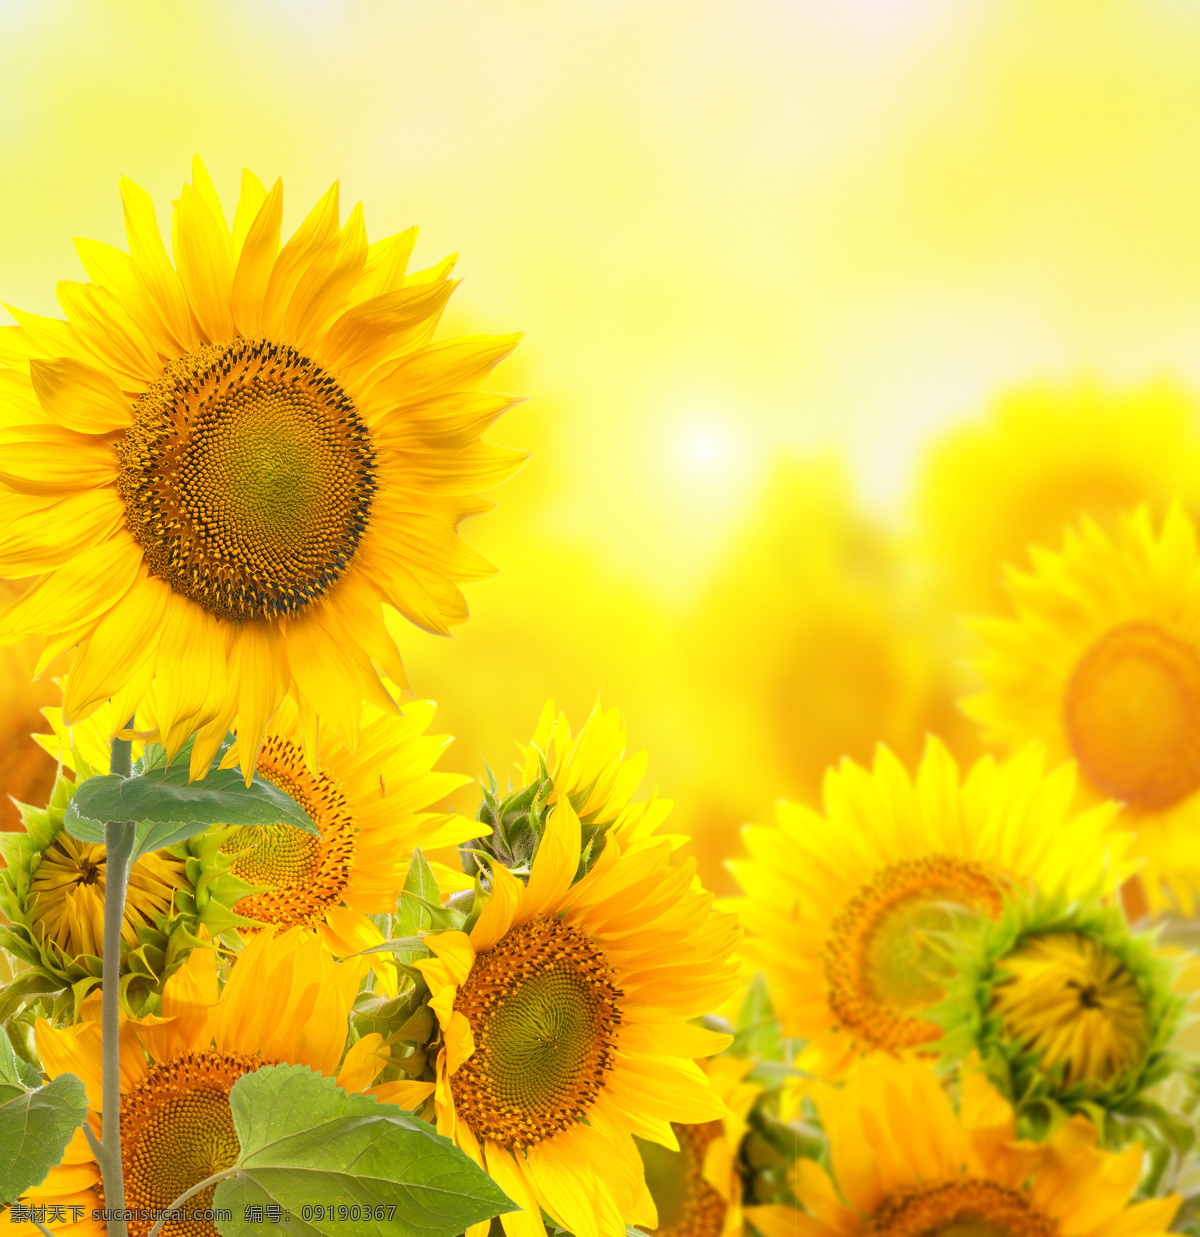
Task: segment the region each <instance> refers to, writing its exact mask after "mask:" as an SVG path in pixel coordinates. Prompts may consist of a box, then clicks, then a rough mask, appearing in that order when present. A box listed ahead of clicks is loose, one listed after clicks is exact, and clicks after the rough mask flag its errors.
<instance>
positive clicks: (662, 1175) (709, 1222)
mask: <svg viewBox="0 0 1200 1237" xmlns="http://www.w3.org/2000/svg"><path fill="white" fill-rule="evenodd" d="M671 1128H672V1129H673V1130H674V1131H675V1137H676V1138H677V1139H678V1140H679V1150H678V1151H670V1150H668V1149H667V1148H666V1147H663V1146H660V1145H659V1144H658V1143H652V1142H645V1141H643V1140H642V1139H640V1138H639V1139H638V1140H637V1144H638V1150H639V1151H640V1152H641V1153H642V1164H643V1165H644V1167H645V1170H646V1187H647V1189H649V1191H650V1196H651V1198H653V1199H654V1205H655V1207H656V1208H657V1209H658V1227H657V1228H655V1229H650V1230H647V1231H648V1232H652V1233H653V1234H654V1237H721V1233H722V1232H723V1230H724V1228H725V1213H726V1211H727V1210H728V1205H727V1204H726V1202H725V1200H724V1199H723V1198H722V1197H721V1195H720V1194H719V1193H718V1192H717V1191H716V1190H715V1189H714V1188H713V1187H712V1186H711V1185H710V1184H709V1183H708V1182H707V1181H705V1179H704V1157H705V1155H706V1154H707V1153H708V1148H709V1146H710V1145H711V1144H712V1143H713V1142H715V1141H716V1140H717V1139H718V1138H723V1137H724V1136H725V1127H724V1126H723V1125H722V1124H721V1122H720V1121H708V1122H705V1123H704V1124H703V1125H675V1124H674V1123H672V1125H671Z"/></svg>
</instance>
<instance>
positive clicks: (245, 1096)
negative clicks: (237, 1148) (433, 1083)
mask: <svg viewBox="0 0 1200 1237" xmlns="http://www.w3.org/2000/svg"><path fill="white" fill-rule="evenodd" d="M229 1105H230V1108H231V1110H232V1112H233V1123H234V1127H235V1129H236V1130H237V1135H238V1139H239V1141H240V1143H241V1148H242V1150H241V1155H240V1157H239V1159H238V1163H237V1165H236V1168H237V1170H238V1171H237V1175H236V1177H233V1178H231V1179H229V1180H226V1181H223V1182H221V1184H220V1185H218V1186H217V1190H216V1194H215V1196H214V1198H213V1203H212V1205H213V1207H214V1208H215V1209H217V1210H218V1211H220V1210H228V1211H230V1212H231V1213H232V1217H233V1218H232V1219H230V1220H218V1221H217V1229H218V1231H219V1232H220V1233H221V1234H222V1237H256V1235H257V1237H261V1235H262V1232H263V1228H262V1221H261V1220H259V1222H258V1223H255V1220H257V1219H258V1217H259V1216H260V1215H262V1216H266V1215H268V1214H269V1212H268V1211H267V1208H275V1207H278V1208H280V1210H281V1212H282V1217H281V1221H280V1222H279V1223H280V1227H281V1228H282V1231H283V1232H285V1233H288V1234H290V1235H293V1237H316V1235H317V1234H329V1235H330V1237H335V1235H336V1237H369V1235H370V1237H374V1235H375V1234H379V1235H383V1234H386V1235H388V1237H454V1234H457V1233H461V1232H462V1231H463V1230H464V1229H465V1228H466V1227H467V1226H468V1225H471V1224H477V1223H479V1222H480V1221H483V1220H487V1219H489V1218H490V1217H492V1216H495V1215H499V1214H501V1213H502V1212H505V1211H512V1210H515V1205H514V1204H513V1202H512V1200H511V1199H509V1198H508V1197H507V1196H506V1195H505V1194H504V1193H503V1192H502V1191H501V1189H500V1188H499V1186H497V1185H496V1184H495V1182H493V1181H492V1179H491V1178H490V1177H488V1175H487V1174H486V1173H485V1172H484V1171H483V1169H481V1168H480V1167H479V1166H478V1165H477V1164H476V1163H474V1161H472V1160H471V1159H469V1158H468V1157H467V1156H466V1155H465V1154H464V1153H463V1152H462V1151H460V1150H459V1149H458V1148H457V1147H456V1146H455V1145H454V1144H453V1143H452V1142H451V1141H450V1140H449V1139H448V1138H443V1137H442V1136H441V1135H440V1134H437V1133H436V1132H435V1131H434V1129H433V1127H432V1126H430V1125H429V1124H428V1123H426V1122H424V1121H420V1120H418V1119H417V1118H416V1117H413V1116H411V1115H410V1114H409V1113H406V1112H404V1111H403V1110H402V1109H400V1108H397V1107H396V1106H395V1105H394V1104H379V1103H377V1102H376V1101H375V1100H374V1099H372V1098H371V1097H370V1096H366V1095H348V1094H346V1092H345V1091H342V1090H341V1089H340V1088H339V1087H338V1086H337V1085H336V1084H335V1083H334V1081H333V1079H332V1078H323V1077H322V1076H321V1075H320V1074H317V1073H315V1072H314V1071H312V1070H311V1069H309V1068H308V1067H307V1066H303V1065H269V1066H265V1067H263V1068H262V1069H259V1070H256V1071H255V1072H254V1073H252V1074H245V1075H243V1076H242V1077H241V1078H239V1079H238V1080H237V1082H236V1083H234V1086H233V1090H232V1091H231V1092H230V1095H229ZM257 1208H262V1209H263V1210H262V1211H261V1212H259V1211H257V1210H256V1209H257ZM252 1209H254V1210H252ZM364 1212H368V1214H367V1216H366V1218H363V1213H364ZM376 1217H378V1218H376Z"/></svg>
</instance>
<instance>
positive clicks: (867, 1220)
mask: <svg viewBox="0 0 1200 1237" xmlns="http://www.w3.org/2000/svg"><path fill="white" fill-rule="evenodd" d="M815 1102H816V1105H817V1108H818V1111H819V1112H820V1115H821V1120H822V1123H823V1124H824V1127H825V1130H826V1132H827V1134H828V1136H829V1159H830V1168H831V1172H829V1173H827V1172H826V1171H825V1169H823V1168H822V1167H820V1165H818V1164H817V1163H816V1162H815V1161H813V1160H808V1159H799V1160H797V1161H796V1163H795V1165H794V1166H793V1170H792V1189H793V1192H794V1193H795V1195H796V1197H797V1199H798V1200H799V1201H800V1203H801V1204H802V1205H803V1206H804V1208H805V1210H804V1212H800V1211H796V1210H795V1209H793V1208H790V1207H780V1206H766V1207H751V1208H747V1214H748V1217H749V1219H750V1220H751V1221H752V1223H753V1224H754V1226H755V1228H757V1229H758V1230H759V1232H760V1233H762V1235H763V1237H936V1235H937V1234H942V1235H943V1237H944V1235H946V1234H954V1235H956V1237H966V1235H968V1234H997V1233H1003V1234H1005V1235H1006V1237H1057V1235H1058V1234H1063V1233H1067V1234H1071V1237H1158V1235H1159V1234H1163V1233H1165V1232H1166V1230H1167V1228H1168V1226H1169V1225H1170V1223H1171V1221H1172V1219H1173V1218H1174V1215H1175V1212H1176V1210H1177V1209H1178V1207H1179V1203H1180V1199H1179V1196H1178V1195H1176V1194H1172V1195H1169V1196H1168V1197H1166V1198H1152V1199H1148V1200H1147V1201H1145V1202H1139V1203H1134V1204H1132V1205H1130V1199H1131V1198H1132V1196H1133V1193H1134V1191H1135V1190H1136V1189H1137V1185H1138V1180H1139V1178H1140V1176H1141V1173H1142V1161H1143V1151H1142V1147H1141V1146H1140V1145H1139V1144H1137V1143H1133V1144H1131V1145H1130V1146H1128V1147H1126V1148H1125V1150H1123V1151H1122V1152H1121V1153H1120V1154H1117V1155H1114V1154H1110V1153H1108V1152H1105V1151H1101V1150H1100V1149H1099V1148H1098V1147H1097V1146H1096V1141H1097V1133H1096V1128H1095V1127H1094V1126H1093V1125H1092V1124H1091V1123H1090V1122H1088V1121H1087V1120H1085V1119H1084V1118H1083V1117H1072V1118H1071V1119H1070V1120H1069V1121H1067V1122H1066V1123H1065V1124H1063V1125H1062V1126H1061V1127H1060V1128H1059V1129H1058V1131H1057V1132H1056V1133H1055V1135H1054V1136H1053V1137H1052V1138H1051V1139H1050V1140H1049V1142H1047V1143H1044V1144H1037V1143H1031V1142H1018V1141H1017V1137H1016V1135H1017V1129H1016V1121H1015V1119H1014V1116H1013V1112H1012V1109H1011V1108H1010V1107H1009V1106H1008V1105H1007V1104H1006V1103H1005V1102H1004V1100H1003V1099H1001V1097H1000V1096H999V1095H998V1094H997V1093H996V1092H995V1091H993V1090H992V1088H991V1086H990V1085H989V1084H988V1083H987V1082H986V1081H985V1079H984V1078H983V1077H982V1075H980V1074H978V1073H971V1074H968V1075H967V1076H966V1077H965V1079H964V1080H963V1085H962V1100H961V1104H960V1109H959V1111H958V1113H955V1111H954V1109H953V1107H952V1106H951V1104H950V1101H949V1099H948V1098H947V1096H946V1093H945V1091H944V1090H943V1089H942V1087H941V1084H940V1083H939V1082H938V1080H937V1078H936V1076H935V1075H934V1073H933V1071H932V1070H931V1069H930V1068H929V1067H928V1066H927V1065H925V1064H923V1063H922V1062H920V1061H916V1060H913V1059H911V1058H910V1059H908V1060H895V1059H892V1058H890V1057H887V1056H886V1055H881V1056H879V1057H875V1058H873V1059H871V1060H870V1061H862V1062H860V1063H859V1065H858V1066H857V1067H856V1068H855V1070H854V1071H853V1073H852V1074H851V1076H850V1078H849V1079H848V1081H847V1082H846V1084H845V1085H844V1086H843V1087H841V1088H839V1089H836V1090H835V1089H834V1088H833V1087H830V1086H822V1087H820V1088H819V1089H818V1091H817V1094H816V1097H815Z"/></svg>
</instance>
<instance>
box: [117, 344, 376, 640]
mask: <svg viewBox="0 0 1200 1237" xmlns="http://www.w3.org/2000/svg"><path fill="white" fill-rule="evenodd" d="M117 451H118V454H119V456H120V462H121V473H120V482H119V484H120V492H121V497H122V498H123V499H124V500H125V513H126V519H127V521H128V524H129V528H130V531H131V532H132V533H133V535H134V537H136V538H137V540H138V542H139V544H140V545H141V547H142V550H143V552H144V554H145V556H146V562H147V564H148V566H149V568H150V570H151V571H152V572H153V573H154V574H155V575H157V576H160V577H161V578H162V579H164V580H166V581H167V583H168V584H170V586H171V587H172V588H173V589H174V590H175V591H176V592H178V593H182V594H183V595H184V596H185V597H188V598H190V599H191V600H192V601H194V602H196V603H197V604H198V605H202V606H204V607H205V609H207V610H209V611H210V612H211V613H213V614H215V615H217V616H218V617H220V618H224V619H233V620H239V621H240V620H245V619H254V618H273V617H276V616H278V615H281V614H290V613H293V612H294V611H296V610H298V609H300V608H301V607H303V606H305V605H307V604H308V603H309V602H311V601H312V600H313V599H314V598H316V597H319V596H320V595H321V594H322V593H323V592H325V590H326V589H327V588H329V587H330V586H331V585H332V584H333V583H334V582H335V581H336V580H337V579H338V578H339V576H341V574H342V573H343V572H344V571H345V570H346V567H347V565H348V564H349V562H350V559H351V558H352V557H353V556H354V552H355V549H356V547H357V545H358V540H359V537H360V536H361V535H362V531H363V529H364V527H365V526H366V523H367V520H368V518H369V515H370V510H371V497H372V494H373V493H374V490H375V455H374V452H373V451H372V449H371V444H370V435H369V433H368V431H367V427H366V425H365V423H364V422H363V420H362V418H361V417H360V416H359V415H358V412H357V411H356V409H355V407H354V404H353V403H352V402H351V400H350V398H349V396H348V395H347V394H346V393H345V392H344V391H343V390H342V388H341V387H340V386H338V384H337V383H336V382H335V381H334V380H333V378H331V377H330V376H329V375H328V374H327V373H325V372H324V370H322V369H321V368H320V367H319V366H317V365H314V364H313V362H312V361H310V360H309V359H308V358H307V357H305V356H302V355H301V354H300V353H298V352H297V351H296V350H295V349H294V348H291V347H289V346H288V345H287V344H279V343H273V342H270V341H267V340H261V339H235V340H233V341H232V342H231V343H227V344H208V345H205V346H204V347H202V348H198V349H196V350H195V351H194V352H190V353H188V354H187V355H186V356H183V357H180V358H178V359H177V360H174V361H171V362H169V363H168V364H167V366H166V368H165V369H164V370H163V374H162V377H161V378H159V379H158V381H157V382H155V383H154V384H153V385H152V386H151V387H150V388H149V389H148V390H147V391H146V392H145V393H144V394H143V395H141V396H140V398H139V399H138V402H137V409H136V414H135V419H134V423H133V425H132V426H130V428H129V429H128V430H127V431H126V432H125V436H124V438H123V439H122V440H121V441H120V442H119V443H118V446H117Z"/></svg>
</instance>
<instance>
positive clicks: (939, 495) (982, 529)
mask: <svg viewBox="0 0 1200 1237" xmlns="http://www.w3.org/2000/svg"><path fill="white" fill-rule="evenodd" d="M1177 498H1181V499H1182V500H1183V502H1184V503H1185V505H1186V506H1187V507H1188V509H1190V510H1200V434H1197V431H1196V408H1195V401H1194V400H1193V398H1192V397H1191V396H1190V395H1188V394H1187V393H1186V392H1184V391H1183V390H1181V389H1180V388H1177V387H1174V386H1171V385H1169V384H1165V383H1162V382H1158V383H1153V384H1150V385H1147V386H1144V387H1141V388H1138V389H1133V390H1129V391H1106V390H1104V389H1103V388H1101V387H1098V386H1097V385H1095V384H1094V383H1091V382H1083V381H1081V382H1078V383H1076V384H1075V385H1074V386H1070V387H1059V388H1055V387H1052V386H1048V385H1041V386H1031V387H1026V388H1023V389H1017V390H1013V391H1010V392H1008V393H1006V394H1004V395H1002V396H1000V398H999V399H998V400H997V401H996V403H995V405H994V406H993V408H992V409H991V411H990V413H989V416H988V418H987V419H986V420H985V421H983V422H982V423H979V424H976V425H970V426H965V427H963V428H960V429H957V430H955V431H954V432H953V433H952V434H950V435H949V436H948V437H947V438H946V439H945V440H944V441H942V442H941V443H940V444H939V445H938V446H937V447H935V449H934V451H933V452H932V453H931V455H930V457H929V460H928V462H927V464H926V466H925V469H924V473H923V476H922V477H921V481H920V489H919V496H918V503H917V508H918V519H919V523H920V530H921V531H920V538H921V540H922V542H923V543H924V547H925V549H926V550H927V551H928V552H929V554H930V555H931V557H932V559H933V562H934V563H935V564H936V565H937V567H938V569H939V574H940V576H941V582H942V584H943V586H944V590H945V596H944V597H943V598H942V600H943V602H944V604H945V605H946V606H947V608H948V609H949V610H950V611H951V612H952V613H954V614H959V613H962V612H963V611H972V610H990V609H992V608H993V607H994V606H996V605H997V604H1003V600H1004V595H1003V583H1004V575H1003V570H1004V564H1006V563H1009V564H1012V565H1014V566H1017V567H1022V568H1023V567H1024V566H1025V565H1026V563H1027V561H1028V560H1027V557H1026V555H1027V553H1028V550H1029V547H1030V546H1034V545H1057V544H1058V542H1059V539H1060V538H1061V537H1062V535H1063V533H1064V532H1065V531H1066V529H1067V527H1068V526H1069V525H1071V524H1073V523H1074V522H1075V521H1076V520H1078V519H1079V518H1080V517H1081V516H1083V515H1087V516H1089V517H1091V518H1092V519H1093V520H1095V521H1096V522H1097V523H1098V524H1100V525H1101V526H1102V527H1105V528H1109V529H1111V528H1112V527H1114V526H1115V524H1116V520H1117V516H1118V515H1119V513H1120V512H1121V511H1122V510H1124V509H1127V508H1131V507H1136V506H1137V505H1138V504H1139V503H1143V502H1144V503H1148V504H1149V505H1150V506H1151V507H1152V508H1153V509H1154V510H1155V511H1157V512H1159V513H1163V512H1165V511H1166V510H1167V508H1168V507H1169V506H1170V504H1171V503H1172V502H1173V501H1175V499H1177Z"/></svg>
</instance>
